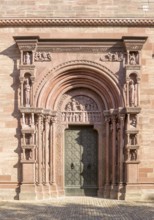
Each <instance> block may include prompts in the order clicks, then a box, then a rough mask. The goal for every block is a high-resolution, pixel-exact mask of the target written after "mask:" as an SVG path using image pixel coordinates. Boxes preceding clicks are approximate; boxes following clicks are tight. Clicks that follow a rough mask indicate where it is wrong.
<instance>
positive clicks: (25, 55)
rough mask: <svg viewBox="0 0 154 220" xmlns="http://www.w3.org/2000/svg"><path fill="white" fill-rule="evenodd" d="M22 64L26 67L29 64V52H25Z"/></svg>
mask: <svg viewBox="0 0 154 220" xmlns="http://www.w3.org/2000/svg"><path fill="white" fill-rule="evenodd" d="M24 64H26V65H30V64H31V54H30V53H29V52H26V53H25V54H24Z"/></svg>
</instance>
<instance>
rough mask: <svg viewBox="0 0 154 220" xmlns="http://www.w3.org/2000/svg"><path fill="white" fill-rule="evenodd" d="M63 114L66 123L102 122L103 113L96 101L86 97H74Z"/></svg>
mask: <svg viewBox="0 0 154 220" xmlns="http://www.w3.org/2000/svg"><path fill="white" fill-rule="evenodd" d="M64 110H65V111H63V112H62V121H64V122H72V123H73V122H80V123H85V122H101V112H100V111H99V109H98V106H97V104H96V103H95V101H94V100H93V99H92V98H90V97H88V96H84V95H78V96H75V97H72V98H71V100H69V101H68V103H67V104H66V106H65V109H64Z"/></svg>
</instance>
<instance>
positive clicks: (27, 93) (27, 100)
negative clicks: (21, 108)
mask: <svg viewBox="0 0 154 220" xmlns="http://www.w3.org/2000/svg"><path fill="white" fill-rule="evenodd" d="M24 90H25V106H26V107H30V90H31V88H30V83H29V79H28V78H27V79H26V80H25V86H24Z"/></svg>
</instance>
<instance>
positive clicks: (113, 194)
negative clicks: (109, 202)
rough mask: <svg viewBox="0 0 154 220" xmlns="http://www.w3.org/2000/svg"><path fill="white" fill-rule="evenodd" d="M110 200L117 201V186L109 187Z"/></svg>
mask: <svg viewBox="0 0 154 220" xmlns="http://www.w3.org/2000/svg"><path fill="white" fill-rule="evenodd" d="M110 199H117V186H116V185H111V188H110Z"/></svg>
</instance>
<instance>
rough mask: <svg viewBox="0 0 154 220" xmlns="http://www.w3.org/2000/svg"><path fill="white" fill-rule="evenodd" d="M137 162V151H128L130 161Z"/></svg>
mask: <svg viewBox="0 0 154 220" xmlns="http://www.w3.org/2000/svg"><path fill="white" fill-rule="evenodd" d="M135 160H137V150H136V149H130V161H135Z"/></svg>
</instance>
